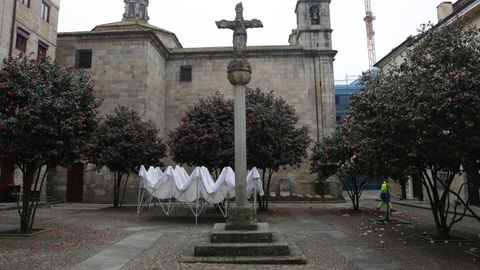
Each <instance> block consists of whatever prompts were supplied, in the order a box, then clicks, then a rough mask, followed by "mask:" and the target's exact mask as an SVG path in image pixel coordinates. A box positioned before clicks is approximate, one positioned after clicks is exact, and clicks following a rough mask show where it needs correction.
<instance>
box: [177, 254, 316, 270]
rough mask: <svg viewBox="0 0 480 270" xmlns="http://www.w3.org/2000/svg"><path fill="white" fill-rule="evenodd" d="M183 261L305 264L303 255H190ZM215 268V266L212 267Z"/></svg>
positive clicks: (182, 258)
mask: <svg viewBox="0 0 480 270" xmlns="http://www.w3.org/2000/svg"><path fill="white" fill-rule="evenodd" d="M180 261H181V262H183V263H221V264H275V265H276V264H278V265H297V264H300V265H302V264H307V262H306V260H305V256H303V255H289V256H260V257H254V256H248V257H240V256H232V257H190V256H182V257H181V259H180ZM212 269H215V268H212Z"/></svg>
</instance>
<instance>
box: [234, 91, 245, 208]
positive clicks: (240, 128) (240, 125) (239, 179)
mask: <svg viewBox="0 0 480 270" xmlns="http://www.w3.org/2000/svg"><path fill="white" fill-rule="evenodd" d="M245 89H246V87H245V85H234V90H233V91H234V102H235V103H234V116H235V202H236V205H237V206H239V207H247V205H248V200H247V179H246V177H247V135H246V115H245V114H246V113H245Z"/></svg>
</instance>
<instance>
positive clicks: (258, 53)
mask: <svg viewBox="0 0 480 270" xmlns="http://www.w3.org/2000/svg"><path fill="white" fill-rule="evenodd" d="M119 39H123V40H128V39H148V40H150V41H151V42H152V43H153V44H154V45H155V47H156V48H157V49H158V51H159V52H160V54H161V55H162V56H163V57H164V58H165V59H168V60H177V59H202V58H203V59H205V58H211V59H231V58H233V48H232V47H209V48H180V49H168V48H167V47H165V45H163V43H162V41H161V40H160V39H159V38H158V36H157V35H155V33H154V32H153V31H151V30H149V31H131V32H101V31H87V32H67V33H58V43H60V42H78V41H79V40H85V41H112V40H119ZM336 54H337V51H334V50H305V49H303V48H302V47H298V46H289V45H281V46H250V47H248V48H247V52H246V57H247V58H263V57H302V56H303V57H305V56H328V57H335V55H336Z"/></svg>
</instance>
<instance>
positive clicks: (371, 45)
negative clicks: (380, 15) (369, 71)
mask: <svg viewBox="0 0 480 270" xmlns="http://www.w3.org/2000/svg"><path fill="white" fill-rule="evenodd" d="M375 19H376V18H375V16H373V12H372V3H371V0H365V18H363V20H364V21H365V24H366V25H367V48H368V64H369V67H370V68H372V67H373V65H374V64H375V62H376V61H377V60H376V58H377V56H376V53H375V31H374V30H373V21H374V20H375Z"/></svg>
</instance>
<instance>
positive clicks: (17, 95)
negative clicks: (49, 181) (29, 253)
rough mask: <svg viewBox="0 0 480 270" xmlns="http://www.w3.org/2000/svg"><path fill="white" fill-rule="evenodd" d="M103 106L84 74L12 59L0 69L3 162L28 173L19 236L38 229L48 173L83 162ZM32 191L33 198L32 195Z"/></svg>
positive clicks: (27, 59) (26, 59)
mask: <svg viewBox="0 0 480 270" xmlns="http://www.w3.org/2000/svg"><path fill="white" fill-rule="evenodd" d="M99 105H100V101H99V100H98V99H97V98H96V96H95V92H94V90H93V81H92V80H91V79H90V77H88V76H87V75H85V74H84V73H77V72H75V71H73V70H72V69H71V68H61V67H59V66H57V65H56V64H54V63H52V61H51V60H50V59H48V58H47V59H45V60H42V61H36V60H35V59H32V58H30V57H27V56H19V57H18V58H8V59H5V60H4V61H3V64H2V66H1V69H0V162H1V163H2V164H15V165H16V167H17V168H19V169H20V170H21V172H22V173H23V194H22V205H20V204H18V213H19V215H20V223H21V225H20V231H21V232H22V233H27V232H28V231H30V230H31V229H32V227H33V223H34V219H35V213H36V209H37V206H38V202H39V199H40V197H39V196H38V195H37V192H36V191H38V190H42V187H43V184H44V181H45V176H46V172H47V169H46V168H47V167H53V166H57V165H61V166H67V165H68V164H71V163H72V162H74V161H75V160H77V159H79V158H80V156H81V153H82V150H83V146H84V145H85V144H86V142H87V141H88V140H89V137H90V134H91V133H92V132H93V131H94V129H95V127H96V125H97V118H96V115H97V111H96V108H97V107H98V106H99ZM31 191H32V192H31ZM32 195H33V196H32Z"/></svg>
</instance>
